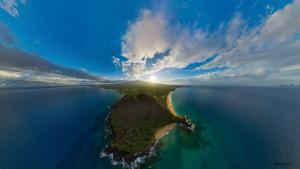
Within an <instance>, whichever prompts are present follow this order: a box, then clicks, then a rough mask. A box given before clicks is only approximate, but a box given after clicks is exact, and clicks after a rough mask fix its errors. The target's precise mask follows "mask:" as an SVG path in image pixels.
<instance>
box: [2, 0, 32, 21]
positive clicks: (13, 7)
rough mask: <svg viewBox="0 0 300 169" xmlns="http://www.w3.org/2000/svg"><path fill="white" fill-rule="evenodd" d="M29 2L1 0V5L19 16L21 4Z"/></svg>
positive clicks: (24, 0)
mask: <svg viewBox="0 0 300 169" xmlns="http://www.w3.org/2000/svg"><path fill="white" fill-rule="evenodd" d="M26 3H27V0H0V7H1V8H2V9H3V10H4V11H6V12H7V13H9V14H10V15H11V16H13V17H17V16H19V10H18V8H19V6H20V5H24V4H26Z"/></svg>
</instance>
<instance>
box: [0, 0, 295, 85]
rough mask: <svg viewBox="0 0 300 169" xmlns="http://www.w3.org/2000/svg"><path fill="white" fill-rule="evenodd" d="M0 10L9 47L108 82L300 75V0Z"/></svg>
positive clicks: (136, 1)
mask: <svg viewBox="0 0 300 169" xmlns="http://www.w3.org/2000/svg"><path fill="white" fill-rule="evenodd" d="M0 8H1V10H0V42H1V45H2V46H3V47H4V48H8V49H12V50H16V51H19V52H20V51H21V52H24V53H28V54H31V55H35V56H38V57H41V58H43V59H46V60H48V61H49V62H53V63H55V64H57V65H63V66H66V67H70V68H74V69H78V70H81V71H84V72H88V73H91V74H95V75H98V76H101V77H105V78H108V79H141V80H144V79H145V80H147V79H152V80H153V79H155V80H156V81H157V82H165V83H186V84H219V85H222V84H237V85H239V84H241V85H273V84H285V83H297V82H299V81H300V17H299V16H300V0H209V1H208V0H184V1H182V0H148V1H146V0H131V1H124V0H111V1H98V0H89V1H87V2H83V1H78V0H75V1H74V0H72V1H71V0H64V1H61V0H51V1H47V0H45V1H40V0H0ZM0 52H1V50H0ZM0 54H1V53H0ZM0 59H1V55H0ZM0 66H1V63H0ZM4 74H5V75H6V76H11V73H10V74H8V73H7V71H6V73H3V71H2V75H4ZM0 76H1V70H0Z"/></svg>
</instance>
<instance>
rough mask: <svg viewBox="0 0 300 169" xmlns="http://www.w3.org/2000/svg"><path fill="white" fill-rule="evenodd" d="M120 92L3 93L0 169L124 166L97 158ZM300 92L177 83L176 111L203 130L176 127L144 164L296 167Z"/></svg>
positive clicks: (170, 168) (159, 168)
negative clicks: (106, 121) (192, 85)
mask: <svg viewBox="0 0 300 169" xmlns="http://www.w3.org/2000/svg"><path fill="white" fill-rule="evenodd" d="M120 97H121V95H120V94H118V93H117V92H115V91H112V90H104V89H97V88H89V87H72V88H45V89H42V88H41V89H18V90H0V124H1V125H0V168H1V169H2V168H3V169H117V168H120V167H115V166H112V165H111V164H110V163H109V161H108V160H107V159H100V158H99V154H100V151H101V150H102V148H103V147H104V146H105V144H106V141H105V139H104V136H105V134H104V126H105V123H104V121H105V117H106V115H107V113H108V110H109V109H108V107H109V106H110V105H112V104H113V103H114V102H115V101H117V100H118V99H119V98H120ZM299 97H300V90H299V89H284V88H249V87H248V88H238V87H234V88H233V87H210V88H208V87H207V88H204V87H202V88H179V89H177V90H176V91H175V92H174V93H173V95H172V100H173V104H174V106H175V109H176V111H177V112H178V113H179V114H186V115H188V117H190V118H191V119H192V120H193V122H194V123H196V125H197V128H196V130H195V132H187V131H185V130H182V129H180V128H176V129H174V130H172V131H171V132H170V134H169V135H167V136H165V137H164V138H163V139H162V141H161V144H160V145H159V149H158V152H157V157H156V158H154V159H152V160H150V161H148V162H147V164H145V165H144V166H143V167H144V168H155V169H277V168H278V169H298V168H300V153H299V152H300V143H299V138H300V111H299V110H300V99H299Z"/></svg>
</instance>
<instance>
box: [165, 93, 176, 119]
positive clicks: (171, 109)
mask: <svg viewBox="0 0 300 169" xmlns="http://www.w3.org/2000/svg"><path fill="white" fill-rule="evenodd" d="M172 93H173V92H170V93H169V94H168V96H167V107H168V109H169V110H170V112H171V113H172V114H173V115H174V116H177V113H176V111H175V108H174V106H173V103H172Z"/></svg>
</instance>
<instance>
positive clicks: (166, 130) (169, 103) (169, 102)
mask: <svg viewBox="0 0 300 169" xmlns="http://www.w3.org/2000/svg"><path fill="white" fill-rule="evenodd" d="M171 96H172V92H171V93H169V94H168V97H167V106H168V109H169V110H170V112H171V113H172V114H173V115H175V116H176V115H177V114H176V111H175V109H174V107H173V104H172V97H171ZM175 126H176V123H172V124H168V125H166V126H164V127H162V128H160V129H158V130H157V132H156V133H155V139H156V140H159V139H161V138H162V137H163V136H165V135H167V134H168V133H169V131H170V130H172V129H173V128H174V127H175Z"/></svg>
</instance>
